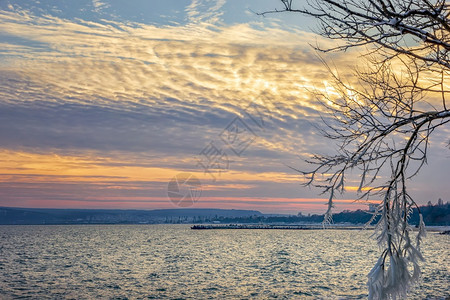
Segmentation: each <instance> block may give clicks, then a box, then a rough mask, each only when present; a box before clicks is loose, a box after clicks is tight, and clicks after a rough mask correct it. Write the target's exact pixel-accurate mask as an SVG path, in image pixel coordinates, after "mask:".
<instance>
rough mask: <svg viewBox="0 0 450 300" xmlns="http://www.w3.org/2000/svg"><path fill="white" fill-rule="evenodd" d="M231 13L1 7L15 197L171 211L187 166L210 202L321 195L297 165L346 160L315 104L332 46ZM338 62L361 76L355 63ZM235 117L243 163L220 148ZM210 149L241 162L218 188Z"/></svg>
mask: <svg viewBox="0 0 450 300" xmlns="http://www.w3.org/2000/svg"><path fill="white" fill-rule="evenodd" d="M223 4H224V1H209V2H208V1H206V2H200V1H195V0H194V1H192V3H191V4H190V5H189V6H188V7H187V8H186V12H187V15H188V17H189V22H188V23H187V24H185V25H178V24H177V25H172V26H155V25H148V24H142V23H132V22H117V21H111V20H97V21H87V20H80V19H73V20H69V19H65V18H62V17H57V16H54V15H48V14H43V15H36V14H34V13H32V12H30V11H26V10H19V9H16V10H14V11H6V10H5V11H0V31H1V32H2V34H3V35H2V36H7V37H8V38H7V39H6V38H5V39H4V40H2V42H1V43H0V46H1V48H2V50H1V52H0V56H1V60H0V99H1V100H0V128H2V130H1V131H0V141H1V145H2V146H1V147H2V149H3V150H4V151H11V153H13V154H10V155H6V156H4V157H10V158H11V157H15V158H14V159H12V160H10V163H9V164H8V168H9V171H8V172H9V173H8V172H6V171H5V173H8V174H14V176H16V177H14V178H12V177H4V181H3V187H2V191H3V195H5V193H6V194H8V195H13V194H14V193H18V191H23V193H25V191H26V190H25V189H24V187H25V186H28V187H29V190H28V193H26V194H27V195H28V197H31V195H33V193H37V191H38V190H39V189H43V190H44V194H42V197H41V199H44V198H46V197H49V198H50V197H55V198H58V196H57V195H60V199H66V200H67V201H68V200H69V198H70V199H71V201H75V200H74V199H73V198H76V197H78V195H77V196H74V194H76V191H77V190H81V189H83V190H86V194H82V195H79V197H80V198H82V199H81V200H83V199H99V197H100V198H101V196H100V195H108V197H109V196H110V195H111V194H110V193H112V191H114V192H117V191H120V195H121V196H123V197H124V198H126V197H128V198H129V199H131V198H132V197H144V196H143V195H144V194H146V193H147V196H148V197H159V198H158V199H159V200H155V199H153V200H155V201H162V200H161V199H162V198H161V197H163V196H164V192H165V188H166V183H167V180H169V179H170V178H171V176H173V175H175V174H176V173H177V172H180V171H185V170H188V171H190V172H195V173H196V174H197V175H198V176H199V177H201V178H202V179H203V182H205V187H207V188H208V193H207V197H208V199H213V198H214V197H217V195H219V194H222V193H226V194H227V195H230V197H235V199H237V198H238V197H239V196H243V197H251V196H252V195H256V196H258V197H264V196H268V197H272V198H276V196H277V195H278V196H279V197H285V198H289V197H291V198H298V197H300V196H301V197H310V198H311V197H313V195H314V194H315V191H305V190H301V191H300V188H299V187H298V185H296V182H297V180H298V177H297V175H296V174H295V173H294V172H291V170H289V169H288V168H287V167H286V164H288V165H292V164H293V163H296V162H298V161H299V158H298V155H300V156H305V155H308V154H309V153H311V152H316V151H321V152H323V151H332V150H333V148H332V147H333V145H330V143H329V142H327V141H325V140H323V139H321V138H320V137H319V136H318V134H317V132H316V129H315V127H314V124H316V123H317V122H319V121H320V113H321V111H322V110H323V108H322V107H320V106H319V105H318V104H317V102H316V101H315V100H314V99H313V98H312V97H311V94H310V91H311V90H313V89H314V88H318V89H326V88H327V86H326V83H325V82H326V81H327V79H328V78H329V74H328V73H327V71H326V69H325V68H324V67H323V65H322V64H321V62H320V60H319V59H318V58H317V57H316V56H315V53H314V52H313V51H312V50H311V47H310V44H315V43H316V42H320V43H322V44H326V43H330V42H329V41H324V40H322V39H320V38H319V37H317V36H316V35H314V34H312V33H308V32H302V31H299V30H295V29H289V30H286V29H284V28H283V27H281V26H280V25H279V24H278V25H277V26H267V24H264V23H247V24H234V25H225V24H222V23H221V21H220V16H221V12H220V11H221V9H220V8H221V7H222V6H223ZM93 5H94V6H95V7H97V8H99V9H100V8H104V7H105V6H104V5H102V2H99V1H93ZM333 59H334V63H335V65H336V66H338V68H339V70H340V71H341V73H342V74H343V75H347V74H350V69H349V68H347V66H349V65H353V64H354V57H353V56H349V55H347V54H338V55H335V56H334V57H333ZM252 104H256V107H259V109H260V110H259V111H255V110H252V111H250V110H249V109H251V108H252V107H251V105H252ZM249 105H250V107H249ZM259 113H262V114H261V115H259ZM236 117H239V118H240V119H241V120H242V122H245V124H247V126H248V127H250V128H251V130H252V131H253V132H254V134H255V139H254V141H253V142H252V143H251V144H250V145H249V146H248V147H247V148H246V149H245V152H243V153H242V155H241V156H236V155H234V154H233V152H232V150H231V148H230V145H227V144H226V143H224V141H223V139H222V138H221V133H222V132H223V131H224V130H225V129H226V128H227V126H229V125H230V123H231V122H232V121H233V120H234V119H235V118H236ZM258 118H260V119H261V118H262V119H263V120H264V125H263V126H260V125H261V123H259V125H258V124H257V123H258V120H259V121H260V119H258ZM255 119H256V122H255ZM447 133H448V131H444V132H443V133H442V136H445V134H447ZM211 141H213V142H215V143H217V144H218V145H219V146H220V147H221V149H222V150H223V151H227V153H228V155H229V156H230V159H231V162H230V168H229V170H227V172H223V174H221V175H220V177H219V178H218V180H217V182H216V183H212V182H211V178H209V177H208V174H205V173H204V170H202V169H201V168H199V167H198V165H197V158H198V156H199V153H200V152H201V151H202V149H203V148H204V147H205V146H207V145H208V143H209V142H211ZM49 153H50V154H55V155H56V158H55V157H53V156H52V155H50V156H45V155H49ZM39 155H44V156H45V157H43V156H39ZM437 155H438V156H439V155H441V156H442V154H437ZM27 157H28V158H29V159H25V158H27ZM61 157H62V158H63V159H62V161H64V162H61ZM22 160H23V161H22ZM55 160H56V162H55ZM40 161H42V162H43V163H40ZM57 162H59V164H58V163H57ZM2 163H3V166H6V160H4V161H3V162H2ZM296 166H297V165H296ZM48 168H50V169H48ZM14 170H16V171H15V172H13V171H14ZM20 170H22V171H20ZM43 170H44V171H45V172H43ZM19 171H20V172H19ZM75 173H76V174H75ZM33 174H34V175H36V176H38V177H39V178H38V177H36V176H35V177H26V176H31V175H33ZM105 174H113V176H112V177H110V178H109V177H108V178H101V176H103V175H105ZM19 175H20V176H19ZM50 175H52V176H60V180H59V181H58V182H56V181H55V178H54V177H51V176H50ZM8 176H13V175H8ZM66 176H69V177H70V176H72V177H71V178H70V179H68V177H66ZM90 176H94V177H90ZM117 176H118V177H120V178H123V179H118V178H116V177H117ZM82 178H84V179H82ZM92 178H95V180H94V179H92ZM16 181H17V184H18V185H14V184H15V182H16ZM67 181H70V182H67ZM86 181H91V182H90V183H89V182H86ZM18 182H25V183H26V184H22V185H20V184H19V183H18ZM33 182H35V183H33ZM36 182H39V184H38V183H36ZM52 190H54V191H56V190H57V191H58V193H56V195H55V196H52V195H51V192H50V191H52ZM41 192H42V190H41ZM150 192H152V193H156V195H148V194H149V193H150ZM21 193H22V192H21ZM24 195H25V194H24ZM280 195H281V196H280ZM24 197H25V196H24ZM81 200H80V201H81ZM153 200H152V201H153ZM86 201H87V200H86ZM149 201H150V200H149ZM205 201H208V200H207V199H206V198H205ZM158 203H159V202H158ZM205 203H206V202H205ZM274 203H275V202H274ZM280 205H281V204H280Z"/></svg>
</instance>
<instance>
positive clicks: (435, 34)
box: [262, 0, 450, 299]
mask: <svg viewBox="0 0 450 300" xmlns="http://www.w3.org/2000/svg"><path fill="white" fill-rule="evenodd" d="M281 4H282V8H280V9H275V10H273V11H267V12H264V13H262V14H263V15H265V14H268V13H278V12H283V11H285V12H298V13H302V14H306V15H309V16H313V17H315V18H317V19H318V20H319V21H320V22H319V23H320V28H319V33H320V34H321V35H322V36H324V37H327V38H330V39H334V40H337V46H336V47H332V48H326V49H323V48H321V47H320V46H317V47H316V49H317V50H318V51H322V52H330V51H342V50H343V51H345V50H348V49H350V48H354V47H358V46H364V47H365V49H366V50H367V52H366V53H369V54H366V55H365V59H367V62H368V64H367V65H368V67H367V68H366V69H363V70H361V69H359V70H357V71H356V76H357V78H358V83H357V85H355V84H352V85H351V84H348V83H347V82H345V81H344V80H343V79H342V78H341V77H340V76H339V74H337V72H335V71H334V70H331V68H329V71H330V74H331V75H332V77H333V80H334V89H335V90H334V93H333V94H327V93H324V92H320V91H318V92H316V97H317V98H318V99H319V100H320V101H321V103H323V105H324V106H325V107H326V110H325V111H328V112H330V115H329V116H327V117H324V122H325V124H326V129H324V130H323V134H324V135H325V136H326V137H327V138H330V139H332V140H334V141H336V142H337V143H338V146H339V150H338V151H337V153H335V154H333V155H319V154H317V155H314V156H313V157H312V158H311V159H309V160H308V162H309V163H310V164H312V165H313V166H314V167H313V169H312V171H308V172H305V171H301V170H298V171H299V172H301V173H303V174H304V175H305V176H306V178H307V183H306V185H309V186H315V187H319V188H321V189H323V192H324V193H328V194H329V201H328V210H327V212H326V214H325V221H330V220H331V218H332V206H333V200H334V198H335V196H336V193H338V192H341V193H342V192H344V191H345V184H346V178H347V174H349V173H350V172H351V171H352V170H358V171H359V172H360V174H361V179H360V182H359V189H358V191H359V192H360V195H361V199H368V197H369V196H374V195H377V196H380V198H381V199H382V202H381V204H380V206H379V207H378V213H379V214H380V215H381V217H380V219H379V221H378V223H377V225H376V230H377V231H376V232H377V240H378V244H379V245H380V246H381V247H382V248H383V249H384V250H383V251H382V254H381V255H380V257H379V259H378V262H377V263H376V264H375V266H374V267H373V269H372V270H371V271H370V273H369V280H368V287H369V299H387V298H396V297H404V296H405V295H406V293H407V292H408V290H409V289H410V287H411V285H412V284H413V283H415V282H417V280H418V279H419V276H420V268H419V264H418V261H419V260H422V259H423V257H422V254H421V252H420V243H421V239H422V237H423V236H424V235H425V230H424V223H423V220H422V215H421V214H419V216H420V217H419V218H420V222H419V223H420V224H419V233H418V235H417V237H416V239H415V242H414V241H413V239H412V238H411V237H410V231H411V228H410V226H409V224H408V218H409V216H410V214H411V211H412V208H413V207H417V209H418V206H417V205H416V203H415V202H414V199H413V198H412V197H411V196H410V194H409V193H408V189H407V183H408V181H409V180H410V179H411V178H412V177H413V176H414V175H416V174H417V173H418V172H419V171H420V169H421V167H422V166H423V165H424V164H425V163H426V161H427V153H428V147H429V139H430V136H431V134H432V133H433V131H434V130H435V129H436V128H437V127H439V126H443V125H444V124H447V123H448V122H449V121H450V110H449V109H448V108H447V103H446V101H447V100H446V96H447V93H449V86H450V59H449V53H450V52H449V51H450V20H449V14H450V6H449V4H448V3H446V2H445V0H435V1H428V0H406V1H404V0H311V1H309V3H308V6H307V7H306V8H302V7H300V6H298V7H297V3H296V2H295V1H293V0H281ZM336 94H337V96H336ZM437 97H438V98H437ZM432 99H440V100H439V102H440V103H439V102H437V101H434V100H432ZM386 173H387V174H390V175H389V176H388V177H387V180H386V179H385V178H386V177H384V178H383V177H382V176H380V175H381V174H386ZM374 216H375V215H374ZM388 259H389V260H388Z"/></svg>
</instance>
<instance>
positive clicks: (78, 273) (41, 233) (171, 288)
mask: <svg viewBox="0 0 450 300" xmlns="http://www.w3.org/2000/svg"><path fill="white" fill-rule="evenodd" d="M370 234H371V232H367V231H339V230H329V231H313V230H311V231H300V230H298V231H297V230H293V231H289V230H205V231H195V230H190V229H189V226H184V225H136V226H135V225H129V226H117V225H116V226H107V225H105V226H99V225H93V226H0V298H1V299H16V298H30V299H63V298H65V299H95V298H99V299H319V298H320V299H363V298H365V297H367V292H366V274H367V273H368V272H369V270H370V268H371V266H372V265H373V264H374V263H375V261H376V258H377V254H378V250H377V247H376V245H375V244H374V242H373V240H368V237H369V235H370ZM425 242H426V245H425V246H424V252H425V255H426V258H427V265H425V266H424V268H423V271H424V276H423V282H422V283H421V284H420V285H419V286H417V288H416V290H415V291H414V292H413V293H412V294H411V297H410V299H425V298H426V299H445V298H446V297H448V296H449V295H450V292H449V287H450V262H449V259H450V258H449V246H450V236H443V235H438V234H433V233H429V235H428V238H427V239H426V241H425Z"/></svg>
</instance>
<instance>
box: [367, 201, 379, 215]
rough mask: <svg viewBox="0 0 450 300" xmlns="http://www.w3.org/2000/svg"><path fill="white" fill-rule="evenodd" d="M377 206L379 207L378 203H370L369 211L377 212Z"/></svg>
mask: <svg viewBox="0 0 450 300" xmlns="http://www.w3.org/2000/svg"><path fill="white" fill-rule="evenodd" d="M377 207H378V204H377V203H369V212H372V213H374V212H376V211H377Z"/></svg>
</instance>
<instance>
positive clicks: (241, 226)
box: [191, 224, 364, 230]
mask: <svg viewBox="0 0 450 300" xmlns="http://www.w3.org/2000/svg"><path fill="white" fill-rule="evenodd" d="M363 228H364V227H362V226H342V225H341V226H339V225H334V224H331V225H326V226H325V227H324V226H322V224H311V225H309V224H305V225H269V224H226V225H225V224H224V225H210V224H205V225H203V224H202V225H193V226H191V229H194V230H206V229H281V230H322V229H340V230H357V229H359V230H360V229H363Z"/></svg>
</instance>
